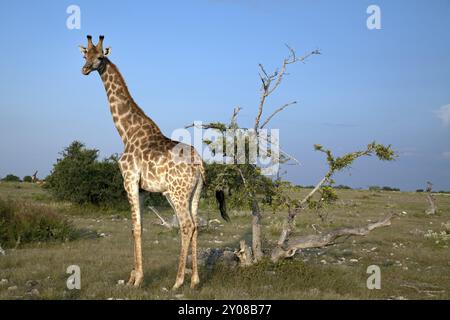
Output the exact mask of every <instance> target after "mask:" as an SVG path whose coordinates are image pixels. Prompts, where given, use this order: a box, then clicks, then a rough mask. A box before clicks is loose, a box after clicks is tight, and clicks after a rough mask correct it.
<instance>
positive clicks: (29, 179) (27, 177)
mask: <svg viewBox="0 0 450 320" xmlns="http://www.w3.org/2000/svg"><path fill="white" fill-rule="evenodd" d="M22 181H23V182H32V181H33V178H31V176H25V177H23V180H22Z"/></svg>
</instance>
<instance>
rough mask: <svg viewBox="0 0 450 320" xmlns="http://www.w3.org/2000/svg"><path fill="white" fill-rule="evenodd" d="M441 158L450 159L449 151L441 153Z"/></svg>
mask: <svg viewBox="0 0 450 320" xmlns="http://www.w3.org/2000/svg"><path fill="white" fill-rule="evenodd" d="M442 156H443V157H444V158H445V159H450V151H445V152H442Z"/></svg>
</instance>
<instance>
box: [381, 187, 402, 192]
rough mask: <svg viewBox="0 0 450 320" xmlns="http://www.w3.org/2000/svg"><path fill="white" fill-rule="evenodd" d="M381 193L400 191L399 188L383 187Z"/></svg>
mask: <svg viewBox="0 0 450 320" xmlns="http://www.w3.org/2000/svg"><path fill="white" fill-rule="evenodd" d="M382 190H383V191H400V189H399V188H391V187H383V188H382Z"/></svg>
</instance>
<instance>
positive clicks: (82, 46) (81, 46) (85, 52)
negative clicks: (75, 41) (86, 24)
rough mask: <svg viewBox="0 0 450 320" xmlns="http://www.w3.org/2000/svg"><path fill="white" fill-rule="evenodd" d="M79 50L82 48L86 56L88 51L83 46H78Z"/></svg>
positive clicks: (81, 50)
mask: <svg viewBox="0 0 450 320" xmlns="http://www.w3.org/2000/svg"><path fill="white" fill-rule="evenodd" d="M78 48H80V52H81V53H82V54H86V52H87V49H86V48H85V47H83V46H78Z"/></svg>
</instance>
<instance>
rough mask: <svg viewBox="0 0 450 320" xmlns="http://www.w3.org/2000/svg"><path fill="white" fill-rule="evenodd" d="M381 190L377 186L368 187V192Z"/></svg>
mask: <svg viewBox="0 0 450 320" xmlns="http://www.w3.org/2000/svg"><path fill="white" fill-rule="evenodd" d="M380 190H381V188H380V187H379V186H370V187H369V191H380Z"/></svg>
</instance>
